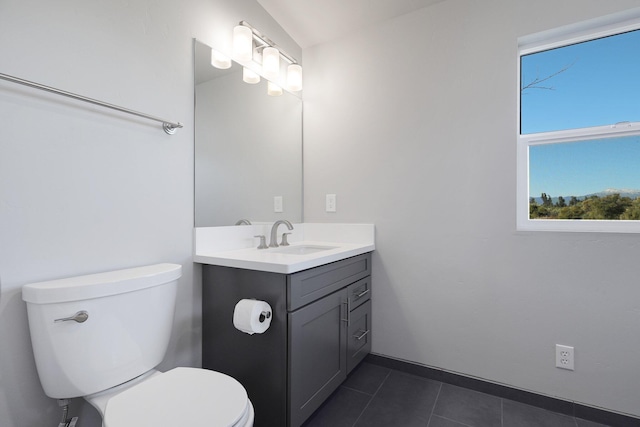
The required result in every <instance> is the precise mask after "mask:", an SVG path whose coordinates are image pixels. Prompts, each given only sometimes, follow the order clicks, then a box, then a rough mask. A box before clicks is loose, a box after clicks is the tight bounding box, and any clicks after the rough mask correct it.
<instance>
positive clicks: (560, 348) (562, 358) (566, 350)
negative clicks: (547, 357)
mask: <svg viewBox="0 0 640 427" xmlns="http://www.w3.org/2000/svg"><path fill="white" fill-rule="evenodd" d="M556 368H560V369H568V370H570V371H573V370H574V364H573V347H569V346H568V345H560V344H556Z"/></svg>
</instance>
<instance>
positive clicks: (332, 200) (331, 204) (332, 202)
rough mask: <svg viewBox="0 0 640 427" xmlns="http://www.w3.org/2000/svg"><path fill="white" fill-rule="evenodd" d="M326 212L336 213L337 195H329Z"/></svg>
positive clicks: (326, 201) (326, 200) (326, 199)
mask: <svg viewBox="0 0 640 427" xmlns="http://www.w3.org/2000/svg"><path fill="white" fill-rule="evenodd" d="M325 211H327V212H335V211H336V195H335V194H327V196H326V198H325Z"/></svg>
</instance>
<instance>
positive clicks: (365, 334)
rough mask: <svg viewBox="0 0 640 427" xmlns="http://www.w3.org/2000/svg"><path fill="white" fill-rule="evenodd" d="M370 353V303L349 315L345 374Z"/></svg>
mask: <svg viewBox="0 0 640 427" xmlns="http://www.w3.org/2000/svg"><path fill="white" fill-rule="evenodd" d="M370 352H371V301H367V302H365V303H364V304H362V305H360V307H358V308H356V309H355V310H353V311H352V312H351V313H350V319H349V331H348V333H347V374H348V373H349V372H351V371H352V370H353V368H355V367H356V366H358V363H360V362H361V361H362V359H364V357H365V356H366V355H367V354H369V353H370Z"/></svg>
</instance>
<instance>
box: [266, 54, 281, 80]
mask: <svg viewBox="0 0 640 427" xmlns="http://www.w3.org/2000/svg"><path fill="white" fill-rule="evenodd" d="M262 74H264V76H265V77H266V78H268V79H276V78H278V74H280V52H279V51H278V49H276V48H275V47H265V48H264V49H263V50H262Z"/></svg>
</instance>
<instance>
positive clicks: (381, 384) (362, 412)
mask: <svg viewBox="0 0 640 427" xmlns="http://www.w3.org/2000/svg"><path fill="white" fill-rule="evenodd" d="M391 371H392V370H391V369H389V372H387V376H386V377H384V380H382V382H381V383H380V385H379V386H378V388H377V389H376V391H375V392H374V393H373V394H372V395H371V397H370V398H369V401H368V402H367V404H366V405H365V407H364V408H363V409H362V411H361V412H360V415H358V418H356V420H355V421H354V422H353V426H352V427H356V424H358V421H360V418H362V414H364V413H365V411H366V410H367V408H368V407H369V405H371V402H372V401H373V399H374V398H375V397H376V394H378V392H379V391H380V389H381V388H382V386H383V385H384V383H385V382H386V381H387V379H388V378H389V375H391Z"/></svg>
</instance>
